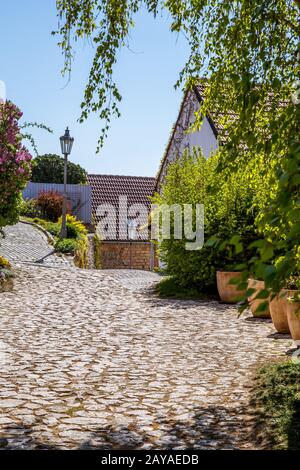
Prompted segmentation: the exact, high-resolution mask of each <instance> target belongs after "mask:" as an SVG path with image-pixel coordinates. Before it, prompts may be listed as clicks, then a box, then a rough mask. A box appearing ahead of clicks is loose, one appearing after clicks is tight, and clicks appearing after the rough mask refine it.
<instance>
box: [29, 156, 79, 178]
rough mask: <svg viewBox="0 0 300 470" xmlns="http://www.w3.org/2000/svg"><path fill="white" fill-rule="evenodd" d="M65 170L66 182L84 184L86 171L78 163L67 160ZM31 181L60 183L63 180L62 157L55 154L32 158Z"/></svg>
mask: <svg viewBox="0 0 300 470" xmlns="http://www.w3.org/2000/svg"><path fill="white" fill-rule="evenodd" d="M67 170H68V171H67V183H68V184H85V183H86V182H87V172H86V171H85V170H84V169H83V168H82V167H81V166H80V165H77V164H75V163H73V162H70V161H68V167H67ZM31 181H33V182H34V183H57V184H62V183H63V182H64V158H63V157H60V156H59V155H55V154H46V155H41V156H38V157H36V158H34V159H33V161H32V176H31Z"/></svg>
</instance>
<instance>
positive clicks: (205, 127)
mask: <svg viewBox="0 0 300 470" xmlns="http://www.w3.org/2000/svg"><path fill="white" fill-rule="evenodd" d="M187 146H189V149H190V150H192V148H193V147H195V146H196V147H200V148H201V150H202V152H203V155H204V156H205V157H206V158H208V157H209V156H210V154H211V153H212V152H215V151H216V150H217V148H218V142H217V139H216V137H215V134H214V133H213V130H212V128H211V125H210V124H209V121H208V119H207V118H206V117H205V118H204V119H203V123H202V127H201V129H200V130H199V131H195V132H191V133H189V134H186V135H185V136H184V137H183V139H182V142H181V146H180V153H182V152H183V150H184V149H185V148H186V147H187Z"/></svg>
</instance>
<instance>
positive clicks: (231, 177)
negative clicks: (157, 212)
mask: <svg viewBox="0 0 300 470" xmlns="http://www.w3.org/2000/svg"><path fill="white" fill-rule="evenodd" d="M219 159H220V155H219V154H216V155H214V156H211V157H210V158H209V159H207V160H206V159H205V158H204V157H203V156H202V155H201V153H200V152H199V151H195V152H194V154H193V155H188V154H184V155H183V157H182V158H181V159H177V160H176V161H175V162H173V163H172V164H170V166H169V168H168V174H167V176H166V180H165V183H164V184H163V186H162V190H161V193H160V194H156V195H155V196H154V198H153V202H154V203H155V204H168V205H172V204H194V205H195V204H197V203H198V204H204V211H205V216H204V221H205V227H204V237H205V245H204V247H203V248H202V249H200V250H196V251H187V250H186V249H185V243H186V239H184V238H183V239H182V240H175V239H174V237H171V239H170V240H164V241H162V242H161V244H160V246H159V252H160V256H161V258H162V260H163V261H164V262H165V263H166V265H167V271H168V273H169V274H171V275H173V276H174V278H175V280H176V282H177V284H179V285H180V286H182V287H191V288H194V287H197V288H198V289H199V290H202V291H206V292H207V291H214V290H215V287H216V281H215V278H216V271H217V270H223V269H224V270H239V269H242V268H243V267H244V266H246V265H247V263H248V261H249V259H250V258H251V255H252V252H251V249H249V248H247V247H248V246H249V244H250V243H251V242H252V241H253V240H255V239H256V238H257V228H256V224H255V220H256V218H257V216H258V214H260V212H261V211H262V210H263V207H264V205H265V201H266V200H267V198H268V196H269V193H270V191H271V190H272V188H273V186H274V185H275V182H274V178H273V172H272V168H270V167H268V165H267V164H266V163H264V161H263V159H262V157H260V156H258V157H257V158H256V159H254V160H252V161H250V162H249V164H248V165H247V167H246V169H245V166H242V167H241V169H238V170H236V171H235V172H232V171H230V169H229V168H226V169H224V170H223V171H222V172H220V171H219V170H217V167H218V163H219ZM263 168H265V172H264V171H262V170H263ZM237 236H239V243H238V244H237V243H236V237H237Z"/></svg>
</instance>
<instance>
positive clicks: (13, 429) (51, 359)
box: [0, 265, 291, 449]
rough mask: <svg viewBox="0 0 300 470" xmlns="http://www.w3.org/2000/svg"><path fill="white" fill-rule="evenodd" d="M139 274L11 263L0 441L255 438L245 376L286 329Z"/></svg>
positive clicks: (12, 444)
mask: <svg viewBox="0 0 300 470" xmlns="http://www.w3.org/2000/svg"><path fill="white" fill-rule="evenodd" d="M149 274H151V273H142V272H138V271H134V272H131V271H130V272H128V271H123V274H122V273H121V272H119V271H116V272H115V273H109V272H106V271H96V270H90V271H88V270H79V269H45V268H42V267H39V266H26V265H22V266H21V267H20V268H19V271H18V274H17V278H16V279H15V286H14V291H13V292H5V293H2V294H0V368H1V375H0V447H2V448H4V449H22V448H25V449H37V448H39V449H44V448H62V449H77V448H98V449H115V448H116V449H130V448H134V449H149V448H154V449H159V448H160V449H169V448H173V449H184V448H187V447H189V448H198V449H214V448H223V449H224V448H228V449H230V448H237V449H244V448H252V447H253V445H252V443H251V440H250V439H249V437H248V434H247V432H248V429H249V426H250V423H251V419H252V418H251V415H249V412H248V410H247V405H248V401H249V393H250V390H251V388H250V387H251V377H252V375H253V373H254V370H255V368H256V366H257V364H258V363H260V362H264V361H268V360H272V359H276V358H280V357H286V356H285V352H286V350H287V349H288V348H289V347H290V345H291V341H290V340H289V339H286V338H284V337H281V338H280V339H275V338H274V335H273V333H274V330H273V328H272V325H271V324H270V322H268V321H263V320H261V321H257V320H253V319H252V318H245V317H241V318H238V316H237V311H236V309H235V308H233V307H231V306H226V305H221V304H219V303H218V302H210V303H206V302H199V301H198V302H197V301H179V300H174V301H169V300H162V299H158V298H156V297H155V296H154V295H153V294H151V293H150V292H149V293H147V292H146V291H145V290H144V287H145V285H146V280H145V279H146V278H148V280H149V287H151V286H152V285H153V281H154V277H155V275H149ZM122 276H123V278H122ZM153 276H154V277H153ZM141 279H142V280H141ZM125 285H126V287H125ZM134 286H136V288H134ZM139 286H141V287H142V289H140V287H139Z"/></svg>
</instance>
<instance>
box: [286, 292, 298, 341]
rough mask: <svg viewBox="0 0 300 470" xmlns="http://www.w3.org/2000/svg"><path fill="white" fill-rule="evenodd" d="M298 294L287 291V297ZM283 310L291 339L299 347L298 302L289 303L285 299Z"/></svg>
mask: <svg viewBox="0 0 300 470" xmlns="http://www.w3.org/2000/svg"><path fill="white" fill-rule="evenodd" d="M299 293H300V291H297V290H293V291H292V290H289V291H288V294H287V296H290V297H292V296H293V295H295V294H299ZM285 309H286V313H287V319H288V323H289V328H290V332H291V335H292V338H293V340H294V342H295V344H296V345H297V346H300V302H290V301H288V299H287V302H286V304H285Z"/></svg>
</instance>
